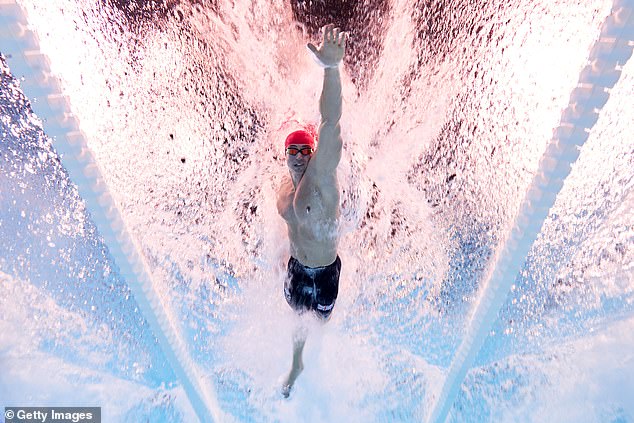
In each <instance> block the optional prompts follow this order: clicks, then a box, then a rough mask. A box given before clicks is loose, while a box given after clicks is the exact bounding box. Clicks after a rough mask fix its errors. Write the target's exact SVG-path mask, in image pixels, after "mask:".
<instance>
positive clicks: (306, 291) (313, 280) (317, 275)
mask: <svg viewBox="0 0 634 423" xmlns="http://www.w3.org/2000/svg"><path fill="white" fill-rule="evenodd" d="M340 272H341V260H340V259H339V256H337V258H336V259H335V261H334V263H332V264H331V265H329V266H324V267H306V266H304V265H303V264H301V263H300V262H299V261H297V260H296V259H295V258H293V257H291V258H290V260H289V261H288V270H287V275H286V280H285V281H284V296H285V297H286V302H287V303H288V305H290V306H291V307H292V308H293V310H295V311H296V312H297V313H299V314H302V313H304V312H306V311H308V310H313V311H314V312H315V313H317V315H318V316H320V317H322V318H323V319H328V318H329V317H330V313H332V309H333V307H334V306H335V300H336V299H337V294H338V293H339V273H340Z"/></svg>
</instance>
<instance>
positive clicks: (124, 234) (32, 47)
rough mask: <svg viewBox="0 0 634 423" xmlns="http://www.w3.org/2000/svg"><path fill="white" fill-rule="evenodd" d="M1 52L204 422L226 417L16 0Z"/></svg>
mask: <svg viewBox="0 0 634 423" xmlns="http://www.w3.org/2000/svg"><path fill="white" fill-rule="evenodd" d="M0 52H1V53H3V54H4V55H5V57H6V59H7V61H8V64H9V67H10V69H11V73H12V74H13V75H14V77H16V78H20V77H24V81H23V82H22V84H21V87H22V90H23V92H24V94H25V95H26V96H28V97H29V98H30V99H31V108H32V109H33V112H34V113H35V114H36V115H37V116H38V117H39V118H40V119H41V120H42V124H43V126H44V131H45V132H46V134H47V135H48V136H49V137H50V138H51V139H52V141H53V146H54V147H55V149H56V150H57V152H58V154H59V156H60V159H61V161H62V164H63V165H64V167H65V168H66V170H67V171H68V174H69V177H70V179H71V180H72V181H73V182H74V183H75V184H76V185H77V188H78V189H79V193H80V195H81V197H82V198H83V199H84V201H85V203H86V208H87V209H88V211H89V212H90V215H91V217H92V219H93V221H94V223H95V226H96V227H97V229H98V230H99V233H100V234H101V235H102V237H103V239H104V242H105V243H106V245H107V246H108V249H109V251H110V255H111V256H112V258H113V260H114V261H115V263H116V264H117V265H118V266H119V271H120V274H121V276H122V277H123V278H124V279H125V280H126V281H127V283H128V286H129V287H130V290H131V291H132V294H133V295H134V298H135V300H136V302H137V304H138V306H139V309H140V310H141V312H142V313H143V317H144V318H145V320H146V321H147V322H148V324H149V325H150V328H151V329H152V332H153V333H154V335H155V336H156V338H157V339H158V342H159V345H160V347H161V349H162V350H163V353H164V354H165V357H166V358H167V360H168V362H169V364H170V365H171V367H172V369H173V370H174V373H175V374H176V376H177V377H178V379H179V380H180V382H181V384H182V386H183V388H184V391H185V393H186V394H187V397H188V398H189V401H190V403H191V405H192V407H193V409H194V410H195V412H196V414H197V416H198V418H199V419H200V421H201V422H205V423H206V422H210V421H212V420H213V421H217V422H225V421H227V420H228V416H227V415H225V414H224V413H223V412H222V410H221V408H220V406H219V404H218V401H217V397H216V394H215V389H214V387H213V386H210V383H207V384H205V383H203V381H202V379H201V376H200V373H199V372H198V371H197V369H196V366H195V364H194V363H193V361H192V359H191V357H190V356H189V353H188V351H187V347H186V345H185V343H184V341H183V339H182V338H181V337H180V336H179V334H178V332H177V331H176V330H175V328H174V326H173V325H172V323H171V322H170V319H169V317H168V316H167V314H166V313H165V309H164V308H163V305H162V303H161V301H160V299H159V297H158V296H157V294H156V292H155V290H154V286H153V284H152V280H151V277H150V273H149V272H148V270H147V267H146V264H145V262H144V260H143V257H142V256H141V254H139V252H138V249H137V247H136V245H135V243H134V241H133V239H132V238H131V237H130V235H129V233H128V231H127V229H126V226H125V224H124V222H123V220H122V219H121V215H120V213H119V210H118V209H117V206H116V205H115V203H114V201H113V199H112V196H111V195H110V193H109V191H108V187H107V185H106V183H105V181H104V178H103V177H102V175H101V170H100V169H99V166H98V165H97V163H95V160H94V156H93V154H92V151H91V150H90V149H89V148H88V146H87V144H86V138H85V137H84V134H83V133H82V132H81V129H80V127H79V121H78V120H77V118H76V117H75V116H74V115H73V114H72V113H71V107H70V102H69V100H68V98H66V97H65V96H64V95H63V94H62V89H61V87H60V83H59V80H58V79H57V78H56V77H55V76H54V75H52V73H51V70H50V66H49V60H48V58H47V56H46V55H45V54H43V53H41V52H40V48H39V41H38V38H37V35H36V34H35V33H33V32H32V31H30V30H29V29H28V21H27V16H26V12H25V11H24V10H23V9H22V8H21V7H20V5H18V4H17V3H16V2H15V0H0Z"/></svg>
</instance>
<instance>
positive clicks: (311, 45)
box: [306, 43, 319, 55]
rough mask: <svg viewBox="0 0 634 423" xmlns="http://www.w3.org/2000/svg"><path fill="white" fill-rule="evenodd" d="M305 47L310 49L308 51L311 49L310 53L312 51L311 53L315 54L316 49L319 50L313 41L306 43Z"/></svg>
mask: <svg viewBox="0 0 634 423" xmlns="http://www.w3.org/2000/svg"><path fill="white" fill-rule="evenodd" d="M306 47H308V50H310V51H311V53H313V54H315V55H316V54H317V53H318V51H319V50H318V49H317V47H315V44H313V43H308V44H307V45H306Z"/></svg>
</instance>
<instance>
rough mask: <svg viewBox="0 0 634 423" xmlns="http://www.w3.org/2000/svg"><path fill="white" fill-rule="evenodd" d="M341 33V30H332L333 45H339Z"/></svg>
mask: <svg viewBox="0 0 634 423" xmlns="http://www.w3.org/2000/svg"><path fill="white" fill-rule="evenodd" d="M340 33H341V30H340V29H339V28H335V29H333V30H332V43H333V44H336V45H339V34H340Z"/></svg>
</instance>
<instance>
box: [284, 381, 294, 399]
mask: <svg viewBox="0 0 634 423" xmlns="http://www.w3.org/2000/svg"><path fill="white" fill-rule="evenodd" d="M291 388H292V386H291V385H287V384H285V385H282V391H281V392H282V396H283V397H284V398H288V397H289V396H290V395H291Z"/></svg>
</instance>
